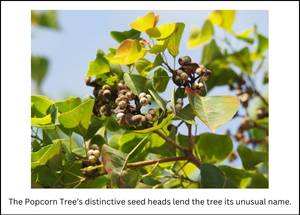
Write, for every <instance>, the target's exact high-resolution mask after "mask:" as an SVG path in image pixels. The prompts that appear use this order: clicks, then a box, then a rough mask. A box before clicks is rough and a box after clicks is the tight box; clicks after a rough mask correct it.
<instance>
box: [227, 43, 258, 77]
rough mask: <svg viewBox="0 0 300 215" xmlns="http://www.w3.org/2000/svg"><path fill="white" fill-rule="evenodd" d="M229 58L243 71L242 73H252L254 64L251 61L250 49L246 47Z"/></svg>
mask: <svg viewBox="0 0 300 215" xmlns="http://www.w3.org/2000/svg"><path fill="white" fill-rule="evenodd" d="M229 57H230V60H231V62H232V63H234V64H235V65H236V66H238V67H239V68H240V69H241V70H242V72H244V73H248V74H251V73H252V64H253V62H252V61H251V58H250V57H251V56H250V53H249V48H248V47H245V48H243V49H242V50H240V51H238V52H235V53H233V54H232V55H230V56H229Z"/></svg>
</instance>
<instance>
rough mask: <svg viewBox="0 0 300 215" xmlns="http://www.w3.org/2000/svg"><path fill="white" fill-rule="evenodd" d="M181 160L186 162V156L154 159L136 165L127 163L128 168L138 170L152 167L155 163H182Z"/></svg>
mask: <svg viewBox="0 0 300 215" xmlns="http://www.w3.org/2000/svg"><path fill="white" fill-rule="evenodd" d="M182 160H188V156H180V157H169V158H161V159H154V160H149V161H140V162H136V163H128V164H127V167H128V168H132V169H135V168H138V167H142V166H147V165H152V164H156V163H166V162H172V161H182Z"/></svg>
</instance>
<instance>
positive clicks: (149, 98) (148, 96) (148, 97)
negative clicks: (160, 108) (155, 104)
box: [146, 94, 152, 103]
mask: <svg viewBox="0 0 300 215" xmlns="http://www.w3.org/2000/svg"><path fill="white" fill-rule="evenodd" d="M146 98H147V100H148V103H150V102H151V99H152V97H151V96H150V95H149V94H147V95H146Z"/></svg>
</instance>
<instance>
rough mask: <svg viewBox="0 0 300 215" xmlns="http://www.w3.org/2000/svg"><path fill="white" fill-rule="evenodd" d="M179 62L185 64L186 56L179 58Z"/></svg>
mask: <svg viewBox="0 0 300 215" xmlns="http://www.w3.org/2000/svg"><path fill="white" fill-rule="evenodd" d="M178 63H179V65H181V66H183V65H184V63H185V57H181V58H179V59H178Z"/></svg>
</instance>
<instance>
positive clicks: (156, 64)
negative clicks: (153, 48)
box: [152, 53, 163, 69]
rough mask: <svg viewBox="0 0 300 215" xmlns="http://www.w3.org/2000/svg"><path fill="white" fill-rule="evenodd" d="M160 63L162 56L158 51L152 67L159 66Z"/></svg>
mask: <svg viewBox="0 0 300 215" xmlns="http://www.w3.org/2000/svg"><path fill="white" fill-rule="evenodd" d="M162 63H163V58H162V56H161V54H160V53H159V54H158V55H157V56H156V57H155V59H154V62H153V66H152V68H153V69H154V68H155V67H157V66H161V65H162Z"/></svg>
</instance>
